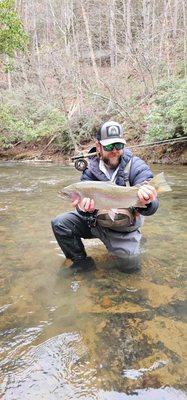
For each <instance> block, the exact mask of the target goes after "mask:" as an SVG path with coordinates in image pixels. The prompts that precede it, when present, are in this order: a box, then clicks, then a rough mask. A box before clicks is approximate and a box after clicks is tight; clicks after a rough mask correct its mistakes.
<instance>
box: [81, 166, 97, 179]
mask: <svg viewBox="0 0 187 400" xmlns="http://www.w3.org/2000/svg"><path fill="white" fill-rule="evenodd" d="M80 180H81V181H95V179H94V175H93V174H92V172H91V171H90V169H88V168H86V169H85V170H84V171H83V173H82V175H81V178H80Z"/></svg>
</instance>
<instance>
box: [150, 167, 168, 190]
mask: <svg viewBox="0 0 187 400" xmlns="http://www.w3.org/2000/svg"><path fill="white" fill-rule="evenodd" d="M149 182H150V183H151V185H153V186H154V187H155V189H156V191H157V193H158V194H160V193H165V192H171V190H172V189H171V187H170V186H169V185H168V183H167V182H166V178H165V175H164V172H161V173H160V174H158V175H156V176H155V177H154V178H153V179H151V180H150V181H149Z"/></svg>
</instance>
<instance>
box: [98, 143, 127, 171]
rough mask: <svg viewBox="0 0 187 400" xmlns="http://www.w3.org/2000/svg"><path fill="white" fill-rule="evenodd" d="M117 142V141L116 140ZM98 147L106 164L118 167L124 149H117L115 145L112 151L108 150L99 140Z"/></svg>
mask: <svg viewBox="0 0 187 400" xmlns="http://www.w3.org/2000/svg"><path fill="white" fill-rule="evenodd" d="M116 143H117V141H116ZM96 149H97V151H98V153H100V156H101V159H102V160H103V161H104V163H105V164H106V165H108V167H110V168H117V167H118V165H119V163H120V158H121V156H122V154H123V149H121V150H116V148H115V147H114V148H113V150H111V151H106V150H104V148H103V146H102V145H101V143H99V142H97V143H96Z"/></svg>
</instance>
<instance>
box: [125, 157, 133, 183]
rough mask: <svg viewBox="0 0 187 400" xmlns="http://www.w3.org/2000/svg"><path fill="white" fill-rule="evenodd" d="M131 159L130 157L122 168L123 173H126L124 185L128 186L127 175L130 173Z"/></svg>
mask: <svg viewBox="0 0 187 400" xmlns="http://www.w3.org/2000/svg"><path fill="white" fill-rule="evenodd" d="M131 161H132V159H130V161H129V162H128V163H127V165H126V166H125V168H124V172H125V174H127V178H126V181H125V183H126V187H129V186H130V182H129V175H130V168H131Z"/></svg>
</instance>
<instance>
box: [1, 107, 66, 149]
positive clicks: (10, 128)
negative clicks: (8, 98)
mask: <svg viewBox="0 0 187 400" xmlns="http://www.w3.org/2000/svg"><path fill="white" fill-rule="evenodd" d="M36 116H37V118H36ZM66 130H67V120H66V117H65V116H64V115H63V114H62V113H61V112H60V111H59V110H58V109H56V108H54V109H51V110H49V109H46V110H42V113H41V115H39V114H38V112H36V111H35V112H32V113H27V114H26V115H22V116H21V115H20V110H16V107H14V106H10V105H9V106H7V105H1V106H0V132H1V141H0V145H1V146H3V147H6V148H7V147H9V146H10V145H11V144H13V143H16V142H18V141H22V142H26V143H27V142H30V141H33V140H34V141H38V140H41V139H42V138H44V137H50V136H53V135H55V134H57V135H59V136H61V137H62V142H63V137H64V139H65V141H66V135H65V133H64V132H65V131H66Z"/></svg>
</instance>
